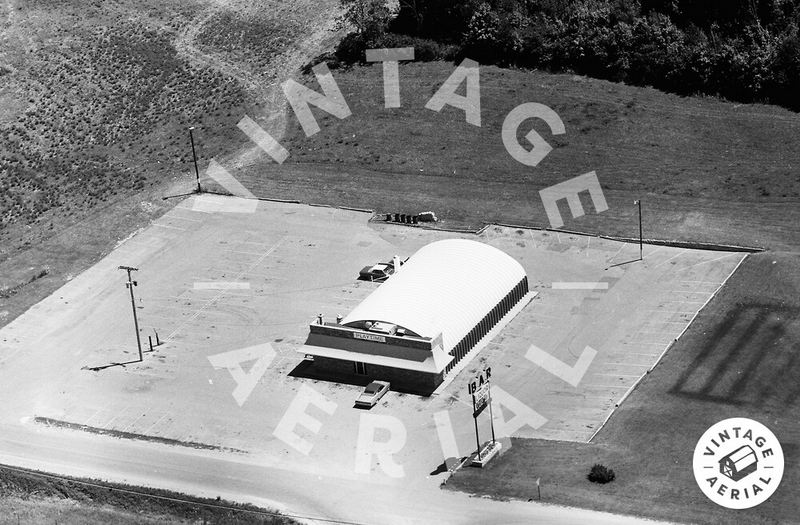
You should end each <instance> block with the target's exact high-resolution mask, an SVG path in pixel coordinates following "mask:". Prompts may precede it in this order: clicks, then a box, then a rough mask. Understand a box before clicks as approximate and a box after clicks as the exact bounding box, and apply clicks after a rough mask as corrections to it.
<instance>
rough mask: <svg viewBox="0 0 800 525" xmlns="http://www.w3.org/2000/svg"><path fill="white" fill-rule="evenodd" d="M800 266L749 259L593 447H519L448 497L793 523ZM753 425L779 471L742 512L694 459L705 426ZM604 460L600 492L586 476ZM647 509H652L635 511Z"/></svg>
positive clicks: (472, 474) (799, 399) (798, 449)
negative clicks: (760, 498)
mask: <svg viewBox="0 0 800 525" xmlns="http://www.w3.org/2000/svg"><path fill="white" fill-rule="evenodd" d="M798 291H800V269H799V266H798V264H797V257H796V256H790V255H785V254H774V253H764V254H756V255H751V256H750V257H749V258H748V259H747V260H746V261H745V262H744V264H743V265H742V266H741V267H740V269H739V271H738V272H737V273H735V274H734V275H733V277H732V278H731V279H730V280H729V281H728V284H727V285H726V287H725V288H723V289H722V291H721V292H720V294H719V295H718V296H717V297H716V298H715V299H713V300H712V302H711V303H710V304H709V306H708V307H707V308H706V309H705V310H704V311H703V312H702V313H701V314H700V316H698V318H697V320H696V321H695V323H694V324H693V325H692V326H691V327H690V329H689V330H688V332H687V333H686V334H685V335H684V336H683V337H682V338H681V339H680V340H679V342H678V343H676V344H675V345H674V346H673V348H672V349H671V350H670V351H669V353H667V355H666V357H665V358H664V360H663V361H662V362H661V364H660V365H659V366H658V367H656V368H655V370H654V371H653V372H652V373H651V374H650V375H649V376H647V378H646V379H645V380H644V381H643V382H642V383H641V384H640V385H639V387H638V388H637V389H636V390H635V391H634V392H633V393H632V394H631V396H630V397H629V398H628V399H627V400H626V401H625V403H623V404H622V405H621V407H620V408H619V409H618V410H617V412H616V413H615V414H614V415H613V416H612V418H611V419H610V420H609V422H608V424H607V425H606V426H605V427H604V429H603V430H601V431H600V433H599V434H598V435H597V436H596V437H595V439H594V440H593V441H592V443H590V444H581V443H565V442H552V441H540V440H515V441H514V446H513V448H512V449H511V450H510V451H509V452H508V453H507V454H505V455H504V456H502V457H501V458H500V459H499V460H497V461H496V463H494V464H490V466H489V467H488V468H487V469H485V470H484V471H479V470H477V469H468V470H463V471H460V472H458V473H457V474H456V475H455V476H454V477H452V478H451V479H450V481H449V482H448V484H447V488H448V489H456V490H463V491H467V492H473V493H478V494H489V495H492V496H495V497H508V498H521V499H526V500H527V499H528V498H531V497H535V494H536V486H535V479H536V478H539V477H540V478H541V479H542V500H543V501H545V502H550V503H557V504H562V505H574V506H580V507H591V508H596V509H603V510H608V511H611V512H620V513H628V514H638V515H643V516H649V517H653V518H660V519H665V520H675V521H685V522H693V523H792V522H796V520H797V516H798V514H800V501H798V499H797V497H796V491H795V487H796V486H797V484H798V483H800V428H798V426H797V421H798V418H800V388H798V385H797V377H798V376H799V375H800V359H799V358H798V356H797V351H796V349H797V342H798V341H800V320H799V319H800V316H798V313H800V300H798ZM728 417H749V418H752V419H755V420H757V421H760V422H762V423H764V424H765V425H767V426H768V427H769V428H770V429H771V430H772V431H773V432H774V433H775V434H776V436H778V439H779V440H780V441H781V445H782V447H783V450H784V455H785V465H786V467H785V471H784V476H783V481H782V482H781V485H780V488H778V490H777V492H776V493H775V494H773V495H772V497H771V498H770V499H769V500H767V501H766V502H765V503H763V504H761V505H760V506H757V507H755V508H752V509H748V510H744V511H733V510H728V509H725V508H723V507H720V506H717V505H716V504H715V503H713V502H711V501H710V500H708V499H706V497H705V496H704V495H703V494H702V493H701V492H700V490H699V488H697V485H696V483H695V480H694V476H693V474H692V453H693V451H694V446H695V444H696V442H697V440H698V439H699V438H700V436H701V435H702V433H703V432H704V431H705V430H706V429H707V428H708V427H709V426H711V424H713V423H715V422H716V421H720V420H722V419H725V418H728ZM594 463H603V464H605V465H607V466H609V467H611V468H613V469H614V471H615V472H616V474H617V479H616V480H615V481H613V482H612V483H609V484H607V485H597V484H594V483H591V482H589V481H587V480H586V474H588V472H589V469H590V467H591V466H592V465H593V464H594ZM643 501H647V502H648V503H647V505H642V502H643Z"/></svg>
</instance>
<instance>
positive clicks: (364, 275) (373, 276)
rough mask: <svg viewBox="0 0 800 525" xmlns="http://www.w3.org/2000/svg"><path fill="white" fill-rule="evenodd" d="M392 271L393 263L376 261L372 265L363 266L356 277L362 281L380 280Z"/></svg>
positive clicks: (386, 277)
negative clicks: (376, 262)
mask: <svg viewBox="0 0 800 525" xmlns="http://www.w3.org/2000/svg"><path fill="white" fill-rule="evenodd" d="M393 273H394V264H391V263H378V264H374V265H372V266H365V267H364V268H362V269H361V271H360V272H358V278H359V279H361V280H362V281H377V282H382V281H385V280H386V279H388V278H389V276H390V275H392V274H393Z"/></svg>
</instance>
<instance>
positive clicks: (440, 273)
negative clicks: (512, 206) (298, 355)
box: [342, 239, 525, 351]
mask: <svg viewBox="0 0 800 525" xmlns="http://www.w3.org/2000/svg"><path fill="white" fill-rule="evenodd" d="M524 277H525V270H524V269H523V268H522V266H521V265H520V264H519V263H518V262H517V261H515V260H514V259H513V258H511V257H510V256H509V255H507V254H505V253H504V252H502V251H500V250H498V249H497V248H494V247H492V246H489V245H488V244H484V243H481V242H477V241H470V240H466V239H448V240H444V241H437V242H434V243H431V244H428V245H426V246H424V247H422V248H420V250H419V251H417V252H416V253H415V254H414V255H413V256H412V257H411V258H410V259H409V260H408V261H407V262H406V263H405V264H404V265H403V266H402V267H401V268H400V270H399V271H398V272H397V273H395V274H394V275H392V276H391V277H390V278H389V279H388V280H387V281H386V282H384V283H383V284H382V285H380V287H379V288H378V289H377V290H375V291H374V292H372V294H370V295H369V296H368V297H367V298H366V299H364V301H362V302H361V303H360V304H359V305H358V306H356V307H355V309H353V311H352V312H350V313H349V314H348V315H347V316H346V317H345V318H344V319H343V320H342V324H345V325H349V324H351V323H359V322H363V321H383V322H387V323H392V324H396V325H398V326H401V327H403V328H406V329H408V330H411V331H413V332H415V333H417V334H419V335H421V336H423V337H431V338H432V337H436V336H437V335H438V334H439V333H440V332H441V333H442V343H443V346H444V349H445V350H446V351H449V350H450V349H451V348H453V347H454V346H455V345H456V344H458V342H459V341H460V340H461V339H462V338H463V337H464V336H465V335H467V333H469V331H470V330H472V328H473V327H474V326H475V325H476V324H478V323H479V322H480V320H481V319H483V318H484V317H485V316H486V314H487V313H489V311H490V310H491V309H492V308H494V306H495V305H496V304H497V303H498V302H500V300H501V299H503V297H505V296H506V295H507V294H508V292H509V291H511V289H512V288H514V286H516V285H517V283H519V282H520V281H521V280H522V279H523V278H524Z"/></svg>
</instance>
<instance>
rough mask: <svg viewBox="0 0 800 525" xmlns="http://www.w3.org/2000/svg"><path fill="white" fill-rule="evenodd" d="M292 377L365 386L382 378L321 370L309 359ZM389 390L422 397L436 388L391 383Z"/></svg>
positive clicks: (294, 370) (303, 362) (291, 374)
mask: <svg viewBox="0 0 800 525" xmlns="http://www.w3.org/2000/svg"><path fill="white" fill-rule="evenodd" d="M289 376H290V377H297V378H303V379H314V380H316V381H325V382H328V383H340V384H344V385H351V386H360V387H365V386H367V385H368V384H369V383H370V382H371V381H375V380H379V381H380V380H382V378H380V377H371V376H368V375H366V376H364V375H360V374H347V373H344V372H332V371H329V370H320V369H319V367H315V366H314V361H312V360H309V359H304V360H302V361H301V362H300V363H299V364H298V365H297V366H296V367H294V369H292V371H291V372H289ZM390 384H391V386H390V388H389V390H390V391H391V392H399V393H401V394H413V395H415V396H421V397H428V396H430V395H431V394H433V391H434V390H435V389H431V390H430V391H429V392H427V391H422V392H421V391H420V390H419V389H418V388H416V389H414V390H410V389H407V388H403V387H402V386H395V384H394V383H391V382H390Z"/></svg>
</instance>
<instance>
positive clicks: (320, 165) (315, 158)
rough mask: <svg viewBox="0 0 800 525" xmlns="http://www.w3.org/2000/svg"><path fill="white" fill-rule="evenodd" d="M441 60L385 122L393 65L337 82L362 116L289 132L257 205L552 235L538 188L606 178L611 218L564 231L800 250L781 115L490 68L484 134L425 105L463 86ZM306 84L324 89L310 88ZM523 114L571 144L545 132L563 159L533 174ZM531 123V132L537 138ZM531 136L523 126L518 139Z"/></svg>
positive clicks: (795, 160) (405, 71)
mask: <svg viewBox="0 0 800 525" xmlns="http://www.w3.org/2000/svg"><path fill="white" fill-rule="evenodd" d="M453 69H454V66H453V65H452V64H445V63H420V64H414V63H409V64H403V65H401V67H400V93H401V100H402V107H401V108H397V109H385V108H384V107H383V106H384V99H383V81H382V76H381V75H382V74H381V66H380V65H375V66H372V67H357V68H354V69H352V70H348V71H334V73H333V74H334V78H335V79H336V81H337V83H338V85H339V87H340V88H341V90H342V93H343V95H344V97H345V99H346V100H347V102H348V104H349V106H350V108H351V110H352V113H353V114H352V116H350V117H348V118H346V119H343V120H339V119H337V118H335V117H333V116H330V115H326V114H325V113H324V112H322V111H317V112H316V115H317V116H318V118H320V126H321V128H322V130H321V131H320V132H319V133H318V134H316V135H314V136H313V137H311V138H306V136H305V135H304V134H303V132H302V130H300V129H299V126H297V123H296V119H290V122H293V123H294V124H293V127H290V130H289V133H288V137H287V139H286V140H285V142H284V145H285V146H286V148H287V149H288V150H289V152H290V157H289V159H288V160H287V161H286V162H285V163H284V164H283V165H281V166H278V165H276V164H274V163H267V162H265V161H262V162H255V163H253V164H252V165H250V166H247V167H245V168H243V169H242V170H240V171H237V172H235V174H236V175H237V176H238V177H239V178H240V180H242V182H243V183H244V184H245V186H247V187H248V188H250V189H251V190H252V191H253V193H255V194H256V195H257V196H261V197H277V198H289V199H291V198H295V199H297V198H299V199H300V200H302V201H303V202H325V203H329V204H345V205H351V206H362V207H368V208H375V209H377V210H379V211H387V212H419V211H422V210H428V209H433V210H434V211H436V213H437V215H439V216H440V217H442V218H443V219H444V220H445V224H450V225H460V226H465V225H466V226H470V227H475V226H481V225H483V224H485V223H487V222H507V223H508V222H510V223H515V224H523V225H531V226H547V225H549V223H548V221H547V218H546V216H545V214H544V211H543V208H542V205H541V201H540V200H539V196H538V191H539V190H541V189H543V188H546V187H548V186H550V185H552V184H555V183H558V182H562V181H565V180H567V179H569V178H572V177H576V176H578V175H581V174H584V173H587V172H589V171H592V170H595V171H596V172H597V175H598V177H599V179H600V182H601V184H602V187H603V191H604V193H605V195H606V198H607V200H608V203H609V206H610V209H609V210H608V211H607V212H604V213H602V214H600V215H594V214H593V213H592V212H593V210H592V208H591V204H589V205H588V206H587V210H588V211H587V215H586V216H584V217H581V218H578V219H569V217H570V215H569V214H568V213H564V216H565V217H566V218H567V219H566V220H565V222H566V224H565V227H566V228H567V229H572V230H579V231H584V232H601V233H606V234H617V235H624V236H635V235H638V230H637V225H636V218H635V213H636V209H635V206H633V205H632V203H633V200H634V199H640V198H641V199H642V200H643V201H644V228H645V230H644V233H645V237H649V238H659V239H681V240H696V241H706V242H713V243H731V244H744V245H749V246H762V247H769V248H773V249H787V248H789V247H790V246H791V248H790V249H793V250H794V249H796V246H797V244H798V243H800V226H799V225H800V206H798V202H800V176H798V173H797V170H796V166H798V165H800V143H798V141H797V140H796V136H797V132H798V129H800V116H798V115H797V114H794V113H791V112H789V111H786V110H782V109H779V108H773V107H767V106H742V105H734V104H730V103H725V102H720V101H717V100H711V99H687V98H681V97H677V96H674V95H667V94H664V93H661V92H658V91H656V90H653V89H642V88H636V87H631V86H626V85H622V84H613V83H610V82H605V81H598V80H593V79H588V78H583V77H574V76H571V75H550V74H545V73H540V72H524V71H513V70H503V69H499V68H496V67H482V68H481V70H480V75H481V78H480V91H481V109H482V126H481V127H480V128H478V127H476V126H472V125H470V124H467V123H466V122H465V119H464V112H463V111H462V110H459V109H455V108H452V107H445V108H444V109H443V110H442V112H441V113H435V112H433V111H431V110H428V109H425V107H424V106H425V103H426V102H427V101H428V100H429V98H430V97H431V96H432V94H433V93H434V92H435V91H436V90H437V89H438V87H439V86H440V85H441V84H442V83H443V82H444V80H445V79H446V78H447V77H448V76H449V75H450V74H451V73H452V71H453ZM307 83H308V84H309V85H310V86H311V87H313V88H315V89H319V87H318V86H317V84H316V81H315V80H314V79H313V77H310V78H308V79H307ZM525 102H540V103H543V104H547V105H549V106H550V107H551V108H553V109H554V110H555V111H556V112H558V113H559V115H560V116H561V118H562V120H563V121H564V124H565V126H566V131H567V132H566V134H565V135H561V136H557V137H552V136H551V134H550V132H549V130H547V129H546V125H544V123H543V122H541V121H537V122H535V128H536V130H537V131H539V132H540V133H541V134H542V135H543V136H544V137H546V138H547V139H548V141H550V142H551V144H552V145H553V147H554V150H553V152H552V153H551V154H550V155H549V156H548V157H547V158H546V159H545V160H544V161H543V162H542V163H541V164H539V166H537V167H536V168H529V167H525V166H523V165H522V164H520V163H518V162H517V161H515V160H514V159H513V158H512V157H511V156H510V155H509V154H508V153H507V152H506V150H505V148H504V146H503V144H502V141H501V136H500V129H501V127H502V123H503V119H504V118H505V116H506V115H507V114H508V112H509V111H511V109H513V108H514V107H516V106H517V105H519V104H522V103H525ZM532 122H534V121H530V122H529V123H528V124H527V126H531V125H532V124H531V123H532ZM529 129H530V127H526V125H523V126H522V127H521V129H520V131H519V135H524V134H526V133H527V131H528V130H529Z"/></svg>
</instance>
